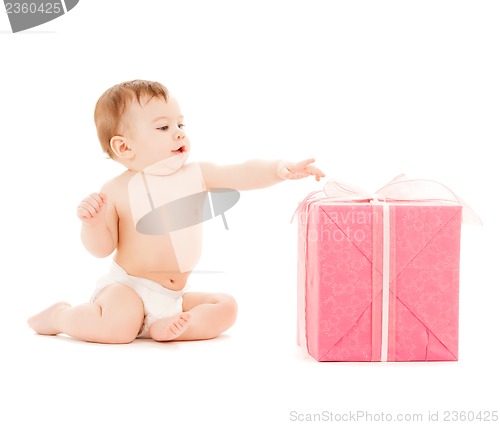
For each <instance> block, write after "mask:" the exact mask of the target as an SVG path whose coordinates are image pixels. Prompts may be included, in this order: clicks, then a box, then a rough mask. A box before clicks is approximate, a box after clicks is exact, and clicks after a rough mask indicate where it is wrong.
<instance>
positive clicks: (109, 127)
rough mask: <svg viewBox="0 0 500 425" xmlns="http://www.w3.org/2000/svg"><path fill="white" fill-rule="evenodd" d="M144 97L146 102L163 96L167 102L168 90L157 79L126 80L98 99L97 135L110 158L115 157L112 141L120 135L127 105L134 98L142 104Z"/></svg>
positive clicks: (96, 114) (96, 113)
mask: <svg viewBox="0 0 500 425" xmlns="http://www.w3.org/2000/svg"><path fill="white" fill-rule="evenodd" d="M143 97H144V98H146V102H149V101H150V100H151V99H152V98H162V99H164V100H165V101H166V102H167V101H168V90H167V88H166V87H165V86H164V85H163V84H161V83H157V82H155V81H146V80H133V81H126V82H124V83H120V84H117V85H115V86H113V87H111V88H109V89H108V90H106V91H105V92H104V93H103V94H102V96H101V97H100V98H99V100H98V101H97V104H96V106H95V111H94V122H95V125H96V128H97V136H98V137H99V141H100V142H101V147H102V150H103V151H104V152H106V153H107V154H108V156H109V157H110V158H114V157H115V154H114V152H113V150H112V149H111V146H110V141H111V138H112V137H113V136H120V134H119V132H120V131H121V130H122V129H123V125H124V123H123V122H122V117H123V114H124V113H125V110H126V108H127V106H128V105H129V104H130V103H131V102H132V101H133V100H134V99H135V100H137V102H138V103H139V104H140V103H141V100H142V99H143Z"/></svg>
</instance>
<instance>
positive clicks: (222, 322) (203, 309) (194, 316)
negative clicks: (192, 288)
mask: <svg viewBox="0 0 500 425" xmlns="http://www.w3.org/2000/svg"><path fill="white" fill-rule="evenodd" d="M182 310H183V311H185V312H189V314H190V316H191V319H190V320H189V323H188V326H187V328H186V329H185V330H184V332H182V334H180V335H179V336H178V337H176V338H175V341H187V340H198V339H211V338H215V337H216V336H219V335H220V334H221V333H222V332H224V331H225V330H227V329H229V328H230V327H231V326H232V325H233V323H234V322H235V320H236V313H237V310H238V307H237V305H236V301H235V300H234V298H233V297H231V296H230V295H226V294H210V293H203V292H188V293H187V294H184V296H183V303H182Z"/></svg>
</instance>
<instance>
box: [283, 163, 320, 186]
mask: <svg viewBox="0 0 500 425" xmlns="http://www.w3.org/2000/svg"><path fill="white" fill-rule="evenodd" d="M313 162H314V159H306V160H304V161H300V162H297V163H294V162H287V161H281V162H280V163H279V165H278V175H279V176H280V177H281V178H282V179H290V180H297V179H302V178H304V177H308V176H315V178H316V181H318V182H319V181H320V179H321V177H325V173H323V171H321V170H320V169H319V168H317V167H315V166H314V165H311V164H312V163H313Z"/></svg>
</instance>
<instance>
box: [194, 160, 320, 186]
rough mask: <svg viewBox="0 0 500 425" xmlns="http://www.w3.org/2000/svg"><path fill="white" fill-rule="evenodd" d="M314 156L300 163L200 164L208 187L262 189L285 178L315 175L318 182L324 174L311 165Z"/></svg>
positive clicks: (258, 161)
mask: <svg viewBox="0 0 500 425" xmlns="http://www.w3.org/2000/svg"><path fill="white" fill-rule="evenodd" d="M313 162H314V159H307V160H305V161H300V162H297V163H295V162H289V161H263V160H258V159H255V160H250V161H247V162H244V163H242V164H235V165H216V164H213V163H208V162H204V163H200V167H201V170H202V173H203V178H204V179H205V183H206V185H207V188H217V187H219V188H230V189H236V190H251V189H261V188H264V187H268V186H271V185H273V184H276V183H279V182H281V181H283V180H286V179H301V178H304V177H307V176H315V178H316V180H317V181H319V180H320V178H321V177H324V176H325V174H324V173H323V172H322V171H321V170H320V169H319V168H317V167H315V166H313V165H311V164H312V163H313Z"/></svg>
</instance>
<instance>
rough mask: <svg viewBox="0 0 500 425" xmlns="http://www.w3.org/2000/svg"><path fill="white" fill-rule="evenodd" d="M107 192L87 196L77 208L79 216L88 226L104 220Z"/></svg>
mask: <svg viewBox="0 0 500 425" xmlns="http://www.w3.org/2000/svg"><path fill="white" fill-rule="evenodd" d="M105 210H106V194H104V193H102V192H101V193H93V194H92V195H89V196H87V197H86V198H85V199H84V200H83V201H82V202H80V204H79V205H78V208H77V209H76V214H77V215H78V218H79V219H80V220H82V223H83V224H85V225H87V226H97V225H99V224H101V223H103V222H104V212H105Z"/></svg>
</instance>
